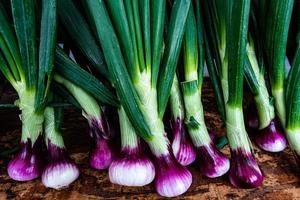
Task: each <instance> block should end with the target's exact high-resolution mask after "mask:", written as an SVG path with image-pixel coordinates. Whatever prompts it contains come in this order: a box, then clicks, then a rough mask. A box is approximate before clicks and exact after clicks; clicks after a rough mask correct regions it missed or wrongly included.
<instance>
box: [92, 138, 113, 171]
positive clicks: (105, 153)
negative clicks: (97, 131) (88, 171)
mask: <svg viewBox="0 0 300 200" xmlns="http://www.w3.org/2000/svg"><path fill="white" fill-rule="evenodd" d="M114 157H115V153H114V151H113V148H112V146H111V144H110V141H109V140H107V139H103V138H98V139H97V141H96V146H95V148H94V149H93V150H92V152H91V154H90V166H91V167H92V168H94V169H99V170H103V169H108V168H109V166H110V164H111V162H112V161H113V159H114Z"/></svg>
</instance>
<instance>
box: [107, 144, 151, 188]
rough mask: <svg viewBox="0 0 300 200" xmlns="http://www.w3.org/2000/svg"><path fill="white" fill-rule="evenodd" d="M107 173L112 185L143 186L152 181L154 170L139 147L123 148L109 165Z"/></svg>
mask: <svg viewBox="0 0 300 200" xmlns="http://www.w3.org/2000/svg"><path fill="white" fill-rule="evenodd" d="M108 173H109V179H110V181H111V182H112V183H115V184H119V185H125V186H144V185H147V184H149V183H151V182H152V181H153V179H154V176H155V168H154V165H153V163H152V161H151V160H150V159H149V158H148V157H147V156H146V155H145V154H144V153H143V151H142V150H141V149H140V147H136V148H129V147H125V148H123V150H122V151H121V153H120V155H119V156H118V157H117V158H116V159H115V160H114V161H113V162H112V163H111V165H110V167H109V171H108Z"/></svg>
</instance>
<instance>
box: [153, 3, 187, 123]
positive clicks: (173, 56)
mask: <svg viewBox="0 0 300 200" xmlns="http://www.w3.org/2000/svg"><path fill="white" fill-rule="evenodd" d="M190 4H191V1H190V0H176V1H175V2H174V4H173V7H172V12H171V19H170V25H169V28H168V34H167V40H166V48H165V51H164V55H163V60H162V65H161V70H160V75H159V80H158V90H157V91H158V112H159V116H160V117H162V116H163V115H164V112H165V109H166V106H167V103H168V99H169V96H170V91H171V87H172V84H173V80H174V75H175V71H176V65H177V62H178V57H179V53H180V49H181V45H182V40H183V34H184V30H185V22H186V19H187V16H188V13H189V8H190Z"/></svg>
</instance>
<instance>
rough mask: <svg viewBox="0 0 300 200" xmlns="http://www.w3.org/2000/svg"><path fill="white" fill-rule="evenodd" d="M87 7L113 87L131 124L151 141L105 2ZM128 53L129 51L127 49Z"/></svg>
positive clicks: (89, 4) (90, 2)
mask: <svg viewBox="0 0 300 200" xmlns="http://www.w3.org/2000/svg"><path fill="white" fill-rule="evenodd" d="M109 2H114V1H109ZM87 5H88V8H89V11H90V15H91V16H92V17H93V19H94V22H95V25H96V29H97V35H98V38H99V41H100V43H101V47H102V49H103V52H104V57H105V60H106V62H107V65H108V69H109V72H110V74H111V77H112V78H113V80H114V81H113V85H114V86H115V88H116V90H117V93H118V96H119V98H120V101H121V103H122V105H123V107H124V109H125V111H126V114H127V116H128V118H129V120H130V122H131V123H132V125H133V126H134V127H135V129H136V130H137V133H139V135H140V136H141V137H143V138H144V139H146V140H149V139H151V138H152V133H151V132H150V128H149V127H148V125H147V123H146V121H145V119H144V116H143V114H142V112H141V110H140V108H139V100H138V96H137V93H136V91H135V89H134V87H133V85H132V82H131V81H130V77H129V74H128V72H127V70H126V66H125V62H124V59H123V56H122V53H121V49H120V45H119V43H118V39H117V36H116V34H115V32H114V29H113V26H112V23H111V21H110V19H109V16H108V13H107V11H106V8H105V5H104V2H103V1H94V0H87ZM127 51H129V49H127Z"/></svg>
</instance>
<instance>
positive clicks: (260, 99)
mask: <svg viewBox="0 0 300 200" xmlns="http://www.w3.org/2000/svg"><path fill="white" fill-rule="evenodd" d="M251 22H252V23H250V24H251V25H252V27H251V28H252V31H251V32H250V33H249V36H248V38H249V42H248V45H247V58H246V63H245V72H244V74H245V78H246V80H247V83H248V86H249V88H250V89H251V92H252V94H253V95H254V101H255V104H256V107H257V113H258V118H259V119H258V120H257V122H258V123H257V125H258V126H259V127H254V128H255V130H254V131H255V134H254V140H255V142H256V144H257V145H258V146H259V147H260V148H262V149H263V150H265V151H269V152H279V151H282V150H284V149H285V147H286V145H287V142H286V139H285V137H284V134H283V131H282V128H281V126H280V124H278V121H277V120H276V119H275V110H274V106H273V102H272V100H271V98H270V96H269V93H268V89H267V86H266V82H265V79H264V78H265V73H264V71H265V69H264V68H265V67H264V66H265V64H264V53H263V47H262V42H261V40H262V39H261V38H260V37H259V33H260V32H259V30H258V24H257V21H256V16H255V14H254V11H252V12H251ZM254 38H255V40H254ZM254 41H255V42H254ZM249 112H251V113H253V110H249ZM251 115H252V116H253V114H250V116H251ZM255 119H256V117H254V118H253V117H252V118H251V117H250V119H249V121H247V123H248V124H249V125H250V126H251V125H252V126H253V125H254V126H256V120H255Z"/></svg>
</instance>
